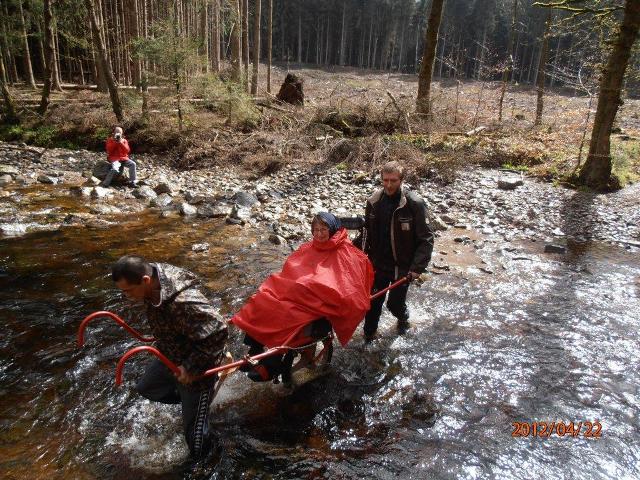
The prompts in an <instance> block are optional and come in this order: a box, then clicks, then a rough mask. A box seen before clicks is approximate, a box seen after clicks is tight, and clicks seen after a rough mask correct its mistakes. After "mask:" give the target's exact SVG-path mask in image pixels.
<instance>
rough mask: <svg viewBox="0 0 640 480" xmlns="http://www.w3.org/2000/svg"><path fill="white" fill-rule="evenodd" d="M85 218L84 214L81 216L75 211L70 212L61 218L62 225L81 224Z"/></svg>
mask: <svg viewBox="0 0 640 480" xmlns="http://www.w3.org/2000/svg"><path fill="white" fill-rule="evenodd" d="M85 220H86V216H82V215H80V214H77V213H70V214H69V215H67V216H66V217H64V219H63V220H62V224H63V225H83V224H84V222H85Z"/></svg>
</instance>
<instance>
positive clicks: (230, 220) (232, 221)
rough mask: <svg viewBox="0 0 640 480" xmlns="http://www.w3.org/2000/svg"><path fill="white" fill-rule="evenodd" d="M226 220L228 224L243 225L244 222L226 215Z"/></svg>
mask: <svg viewBox="0 0 640 480" xmlns="http://www.w3.org/2000/svg"><path fill="white" fill-rule="evenodd" d="M226 222H227V223H228V224H229V225H244V222H243V221H242V220H240V219H239V218H233V217H227V218H226Z"/></svg>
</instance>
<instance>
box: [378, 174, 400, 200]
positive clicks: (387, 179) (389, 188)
mask: <svg viewBox="0 0 640 480" xmlns="http://www.w3.org/2000/svg"><path fill="white" fill-rule="evenodd" d="M400 185H402V178H400V175H399V174H398V173H395V172H392V173H388V172H383V173H382V186H383V187H384V193H386V194H387V195H389V196H392V195H395V194H396V192H397V191H398V189H399V188H400Z"/></svg>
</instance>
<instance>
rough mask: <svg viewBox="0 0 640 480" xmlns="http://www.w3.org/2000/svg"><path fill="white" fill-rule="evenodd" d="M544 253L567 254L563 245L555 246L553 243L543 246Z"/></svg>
mask: <svg viewBox="0 0 640 480" xmlns="http://www.w3.org/2000/svg"><path fill="white" fill-rule="evenodd" d="M544 253H561V254H562V253H567V247H565V246H563V245H556V244H553V243H547V244H546V245H545V246H544Z"/></svg>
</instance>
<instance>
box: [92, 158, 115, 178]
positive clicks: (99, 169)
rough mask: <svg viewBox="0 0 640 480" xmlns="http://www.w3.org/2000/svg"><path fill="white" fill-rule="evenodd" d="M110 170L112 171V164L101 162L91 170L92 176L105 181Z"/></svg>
mask: <svg viewBox="0 0 640 480" xmlns="http://www.w3.org/2000/svg"><path fill="white" fill-rule="evenodd" d="M109 170H111V162H106V161H100V162H98V163H96V165H95V166H94V167H93V170H91V176H92V177H96V178H98V179H100V180H104V179H105V177H106V176H107V173H109Z"/></svg>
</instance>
